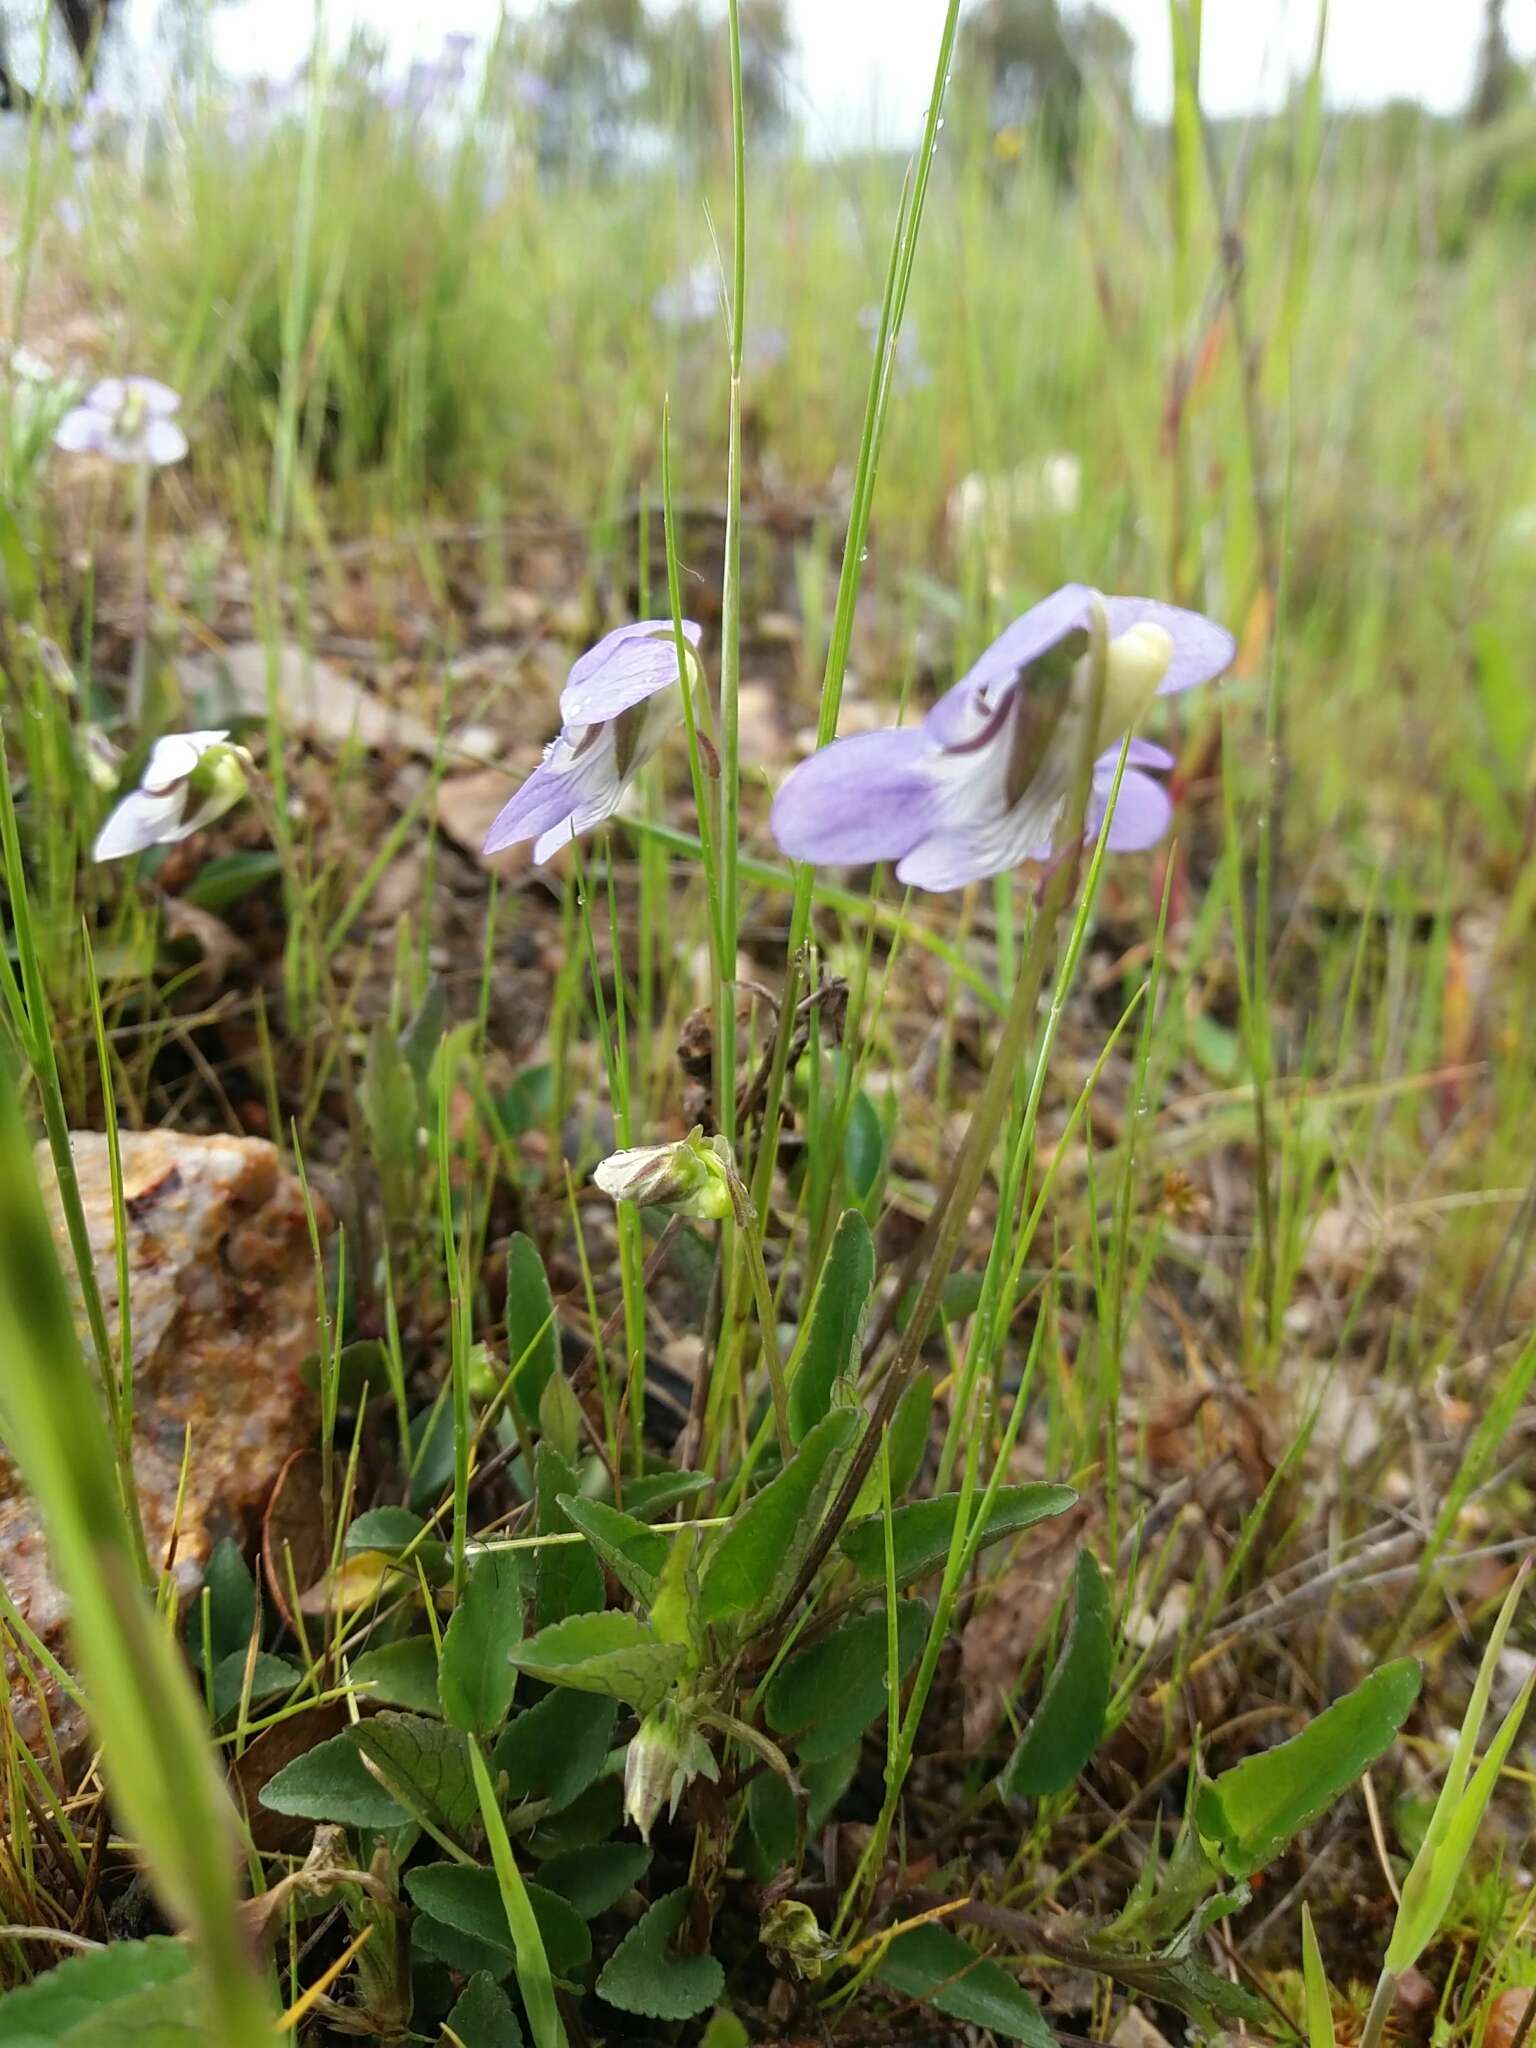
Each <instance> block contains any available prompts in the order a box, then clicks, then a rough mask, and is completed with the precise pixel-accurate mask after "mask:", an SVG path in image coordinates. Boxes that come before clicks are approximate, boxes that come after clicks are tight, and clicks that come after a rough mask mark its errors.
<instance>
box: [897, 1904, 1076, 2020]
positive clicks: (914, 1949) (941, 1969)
mask: <svg viewBox="0 0 1536 2048" xmlns="http://www.w3.org/2000/svg"><path fill="white" fill-rule="evenodd" d="M875 1975H876V1976H877V1977H878V1978H879V1980H880V1982H881V1983H882V1984H885V1985H888V1986H889V1987H890V1989H891V1990H892V1991H899V1992H901V1993H902V1995H903V1996H904V1997H906V1998H921V1999H922V2000H923V2001H924V2002H925V2003H926V2004H928V2005H931V2006H933V2007H934V2009H935V2010H936V2011H938V2012H942V2013H947V2014H948V2015H949V2017H950V2018H951V2019H956V2020H963V2021H964V2022H965V2023H966V2025H967V2026H972V2027H986V2028H989V2029H990V2030H991V2032H992V2033H994V2034H999V2035H1001V2036H1002V2038H1003V2039H1004V2040H1005V2041H1027V2042H1028V2043H1029V2044H1030V2048H1056V2037H1055V2035H1054V2034H1053V2033H1052V2032H1051V2030H1050V2028H1049V2027H1048V2026H1047V2025H1046V2023H1045V2016H1044V2015H1043V2013H1042V2012H1041V2011H1040V2008H1039V2006H1037V2005H1036V2004H1035V2001H1034V2000H1033V1999H1032V1998H1031V1997H1030V1995H1029V1993H1028V1992H1027V1991H1025V1990H1024V1989H1023V1988H1022V1986H1021V1985H1019V1984H1017V1983H1015V1981H1014V1980H1013V1978H1012V1977H1010V1976H1009V1974H1008V1972H1007V1971H1006V1970H1005V1969H1004V1968H1003V1967H1002V1965H1001V1964H1000V1963H994V1962H992V1961H990V1960H989V1959H988V1958H987V1957H986V1956H979V1955H977V1953H976V1951H975V1949H973V1948H970V1947H968V1946H967V1944H966V1943H965V1942H963V1941H962V1940H961V1939H960V1937H959V1935H958V1934H951V1933H950V1931H949V1929H948V1928H947V1927H940V1926H939V1925H938V1923H937V1922H936V1921H930V1922H929V1924H928V1925H927V1926H926V1927H914V1928H913V1929H912V1930H911V1932H910V1933H908V1934H898V1935H897V1937H896V1939H895V1940H894V1941H893V1942H892V1943H891V1945H890V1947H889V1948H888V1949H887V1950H886V1952H885V1954H884V1955H883V1956H882V1957H881V1959H880V1961H879V1963H878V1964H876V1966H875Z"/></svg>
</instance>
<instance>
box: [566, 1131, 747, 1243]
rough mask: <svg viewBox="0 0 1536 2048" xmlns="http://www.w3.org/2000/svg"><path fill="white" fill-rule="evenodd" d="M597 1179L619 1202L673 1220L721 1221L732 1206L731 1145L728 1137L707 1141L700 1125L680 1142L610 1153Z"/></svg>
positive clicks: (597, 1171)
mask: <svg viewBox="0 0 1536 2048" xmlns="http://www.w3.org/2000/svg"><path fill="white" fill-rule="evenodd" d="M592 1178H593V1180H594V1181H595V1182H596V1183H597V1185H598V1186H599V1187H600V1188H601V1189H602V1191H603V1193H604V1194H605V1195H608V1196H610V1197H611V1198H612V1199H613V1200H614V1201H615V1202H637V1203H640V1204H641V1205H643V1206H644V1207H645V1208H648V1209H665V1210H666V1211H667V1212H668V1214H669V1215H673V1216H693V1217H697V1218H699V1219H700V1220H701V1221H705V1222H718V1221H719V1219H720V1218H721V1217H723V1216H729V1215H730V1214H731V1210H732V1207H733V1204H732V1200H731V1179H732V1167H731V1152H730V1147H729V1146H728V1145H727V1144H726V1142H725V1140H724V1139H723V1138H720V1137H715V1138H706V1137H705V1136H704V1133H703V1130H702V1128H701V1127H698V1126H695V1128H694V1129H693V1130H691V1131H690V1132H689V1133H688V1135H687V1137H686V1138H680V1139H679V1140H678V1141H677V1143H676V1144H672V1145H636V1146H633V1147H631V1148H630V1150H628V1151H627V1152H614V1153H610V1155H609V1156H608V1158H606V1159H604V1160H602V1161H601V1162H600V1163H599V1165H598V1166H597V1167H596V1168H595V1169H594V1170H593V1174H592Z"/></svg>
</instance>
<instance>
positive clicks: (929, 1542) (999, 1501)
mask: <svg viewBox="0 0 1536 2048" xmlns="http://www.w3.org/2000/svg"><path fill="white" fill-rule="evenodd" d="M1076 1500H1077V1495H1076V1494H1075V1493H1074V1492H1073V1491H1072V1489H1071V1487H1070V1486H1049V1485H1046V1484H1043V1483H1037V1484H1034V1485H1030V1486H1000V1487H999V1488H998V1490H997V1494H996V1496H995V1498H994V1499H993V1502H992V1508H991V1512H990V1513H989V1514H988V1516H987V1519H986V1523H985V1525H984V1527H983V1528H982V1531H981V1547H983V1548H984V1547H985V1546H986V1545H987V1544H989V1543H999V1542H1001V1541H1002V1539H1003V1537H1005V1536H1016V1535H1017V1534H1018V1532H1019V1531H1020V1530H1021V1529H1029V1528H1032V1527H1033V1526H1034V1524H1035V1523H1036V1522H1044V1521H1048V1520H1049V1519H1050V1517H1051V1516H1052V1515H1064V1514H1065V1513H1066V1511H1067V1509H1068V1508H1070V1507H1072V1506H1073V1505H1074V1504H1075V1502H1076ZM978 1505H979V1503H978ZM959 1511H960V1496H959V1494H958V1493H944V1494H940V1495H939V1496H938V1498H937V1499H936V1500H916V1501H909V1502H908V1503H907V1505H906V1506H905V1507H899V1508H896V1509H894V1510H893V1511H892V1515H891V1541H892V1548H893V1549H894V1551H895V1556H896V1583H897V1585H898V1586H907V1585H910V1584H911V1583H912V1581H913V1580H914V1579H922V1578H926V1577H927V1575H928V1574H929V1572H935V1571H937V1570H938V1569H939V1567H940V1566H941V1565H942V1564H944V1563H945V1561H946V1560H947V1559H948V1557H949V1546H950V1539H951V1537H952V1536H953V1534H954V1528H955V1517H956V1515H957V1514H958V1513H959ZM882 1522H883V1517H882V1516H880V1515H872V1516H871V1517H870V1518H869V1519H868V1520H867V1521H863V1522H855V1523H854V1524H853V1525H852V1527H850V1528H848V1529H845V1530H844V1532H843V1537H842V1546H843V1551H844V1553H845V1555H846V1556H848V1557H849V1558H851V1559H852V1561H853V1563H854V1564H855V1565H856V1566H857V1567H858V1570H859V1572H860V1573H861V1574H862V1576H863V1577H864V1578H866V1579H883V1578H884V1577H885V1530H884V1528H883V1527H882ZM974 1535H975V1531H974V1530H973V1531H972V1536H973V1537H974Z"/></svg>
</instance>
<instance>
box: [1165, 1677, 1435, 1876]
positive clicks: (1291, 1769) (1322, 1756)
mask: <svg viewBox="0 0 1536 2048" xmlns="http://www.w3.org/2000/svg"><path fill="white" fill-rule="evenodd" d="M1422 1678H1423V1672H1422V1671H1421V1669H1420V1667H1419V1663H1418V1660H1417V1659H1416V1658H1414V1657H1399V1658H1398V1659H1397V1661H1396V1662H1395V1663H1392V1664H1384V1665H1383V1666H1382V1667H1381V1669H1380V1670H1379V1671H1373V1672H1372V1673H1371V1675H1370V1677H1369V1678H1368V1679H1366V1681H1365V1683H1364V1684H1363V1685H1357V1686H1356V1687H1355V1689H1354V1691H1353V1692H1350V1693H1346V1694H1345V1695H1344V1697H1343V1699H1341V1700H1335V1701H1334V1703H1333V1705H1332V1706H1331V1707H1326V1708H1324V1710H1323V1712H1322V1713H1321V1714H1319V1715H1318V1717H1317V1719H1316V1720H1315V1721H1309V1722H1308V1723H1307V1725H1306V1727H1305V1728H1303V1729H1302V1731H1301V1733H1300V1734H1299V1735H1293V1736H1292V1737H1291V1739H1290V1741H1289V1742H1282V1743H1278V1744H1277V1745H1276V1746H1275V1748H1273V1749H1266V1750H1264V1751H1262V1752H1261V1753H1260V1754H1259V1755H1258V1756H1250V1757H1245V1758H1244V1760H1243V1761H1242V1763H1240V1764H1235V1765H1234V1766H1233V1768H1232V1769H1231V1770H1230V1771H1223V1772H1222V1774H1221V1776H1220V1777H1219V1778H1216V1779H1214V1780H1212V1781H1211V1782H1210V1783H1208V1784H1205V1785H1202V1786H1201V1788H1200V1795H1199V1799H1198V1802H1197V1804H1196V1808H1195V1818H1196V1821H1197V1823H1198V1825H1199V1829H1200V1834H1201V1836H1202V1838H1203V1840H1204V1841H1205V1843H1206V1845H1207V1847H1208V1849H1209V1852H1210V1854H1211V1856H1212V1857H1213V1859H1214V1860H1215V1861H1216V1862H1217V1863H1218V1864H1220V1866H1221V1868H1222V1869H1223V1870H1224V1871H1225V1872H1226V1873H1227V1875H1228V1876H1229V1877H1250V1876H1251V1875H1252V1874H1253V1872H1254V1871H1256V1870H1262V1869H1263V1868H1264V1865H1265V1864H1266V1863H1269V1862H1271V1861H1273V1859H1274V1858H1275V1856H1277V1855H1278V1854H1279V1852H1280V1850H1281V1849H1283V1848H1284V1846H1285V1844H1286V1843H1287V1842H1288V1841H1289V1840H1290V1838H1291V1836H1292V1835H1294V1834H1296V1833H1297V1832H1298V1831H1299V1830H1300V1829H1302V1828H1304V1827H1305V1826H1306V1825H1307V1823H1308V1822H1309V1821H1313V1820H1316V1818H1317V1816H1318V1815H1319V1814H1320V1813H1321V1812H1323V1810H1324V1809H1325V1808H1326V1807H1329V1806H1331V1805H1332V1804H1333V1802H1334V1800H1335V1799H1337V1798H1338V1796H1339V1794H1340V1793H1341V1792H1342V1791H1344V1790H1345V1788H1346V1787H1347V1786H1349V1785H1352V1784H1353V1783H1354V1781H1355V1779H1356V1778H1358V1777H1359V1775H1360V1773H1361V1772H1362V1771H1364V1770H1366V1769H1368V1768H1369V1766H1370V1765H1371V1764H1373V1763H1374V1762H1375V1761H1376V1759H1377V1757H1379V1756H1380V1755H1381V1753H1382V1751H1383V1750H1384V1749H1386V1748H1387V1746H1388V1744H1389V1743H1391V1742H1392V1741H1393V1739H1394V1738H1395V1736H1396V1734H1397V1731H1398V1730H1399V1728H1401V1727H1402V1725H1403V1722H1404V1721H1405V1720H1406V1719H1407V1717H1408V1710H1409V1708H1410V1707H1411V1706H1412V1705H1413V1703H1414V1701H1415V1700H1416V1699H1417V1698H1418V1696H1419V1685H1420V1682H1421V1680H1422Z"/></svg>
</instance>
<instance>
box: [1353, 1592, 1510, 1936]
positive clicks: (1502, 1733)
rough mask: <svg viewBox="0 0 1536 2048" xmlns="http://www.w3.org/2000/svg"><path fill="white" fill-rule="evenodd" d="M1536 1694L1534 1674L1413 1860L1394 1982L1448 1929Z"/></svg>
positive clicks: (1400, 1919) (1399, 1916)
mask: <svg viewBox="0 0 1536 2048" xmlns="http://www.w3.org/2000/svg"><path fill="white" fill-rule="evenodd" d="M1521 1584H1522V1580H1521V1579H1517V1580H1516V1581H1515V1585H1514V1587H1513V1588H1511V1594H1512V1596H1513V1594H1515V1593H1517V1592H1518V1591H1519V1589H1520V1586H1521ZM1489 1661H1490V1662H1492V1661H1493V1660H1489ZM1533 1688H1536V1672H1533V1673H1532V1674H1531V1676H1530V1677H1529V1678H1528V1679H1527V1680H1526V1681H1525V1684H1524V1685H1523V1686H1522V1687H1521V1688H1520V1691H1519V1693H1518V1694H1517V1695H1516V1697H1515V1700H1514V1702H1513V1703H1512V1705H1511V1706H1510V1709H1509V1711H1508V1713H1507V1714H1506V1715H1505V1716H1504V1719H1503V1721H1502V1723H1501V1724H1500V1727H1499V1731H1498V1733H1497V1734H1496V1735H1495V1736H1494V1738H1493V1740H1492V1742H1490V1743H1489V1745H1488V1748H1487V1750H1486V1751H1485V1752H1484V1755H1483V1760H1482V1762H1481V1763H1480V1764H1479V1765H1478V1767H1477V1769H1476V1770H1475V1771H1474V1772H1473V1773H1472V1781H1471V1783H1470V1784H1469V1785H1468V1786H1467V1787H1466V1789H1465V1790H1464V1791H1463V1792H1462V1794H1461V1796H1460V1798H1459V1799H1458V1800H1457V1801H1456V1804H1455V1806H1454V1807H1453V1808H1452V1809H1451V1811H1450V1815H1449V1818H1448V1821H1447V1822H1446V1824H1445V1825H1444V1827H1443V1828H1437V1827H1436V1826H1435V1825H1434V1823H1431V1826H1430V1832H1429V1834H1428V1836H1427V1837H1426V1838H1425V1842H1424V1847H1423V1848H1422V1849H1421V1850H1420V1851H1419V1854H1418V1855H1417V1856H1416V1857H1415V1858H1414V1862H1413V1867H1412V1868H1411V1869H1410V1870H1409V1872H1408V1875H1407V1877H1406V1878H1405V1879H1404V1880H1403V1902H1402V1905H1401V1906H1400V1907H1399V1908H1398V1914H1397V1922H1396V1925H1395V1926H1394V1927H1393V1929H1392V1939H1391V1941H1390V1942H1389V1943H1388V1944H1387V1954H1386V1961H1385V1964H1384V1968H1385V1969H1386V1970H1387V1971H1388V1972H1389V1973H1390V1974H1391V1975H1393V1976H1394V1977H1400V1976H1401V1975H1402V1974H1403V1972H1404V1971H1405V1970H1409V1969H1411V1968H1412V1967H1413V1965H1414V1964H1415V1963H1416V1962H1417V1961H1418V1959H1419V1957H1420V1956H1421V1955H1422V1954H1423V1953H1424V1950H1425V1947H1426V1946H1427V1945H1428V1943H1429V1942H1430V1941H1432V1940H1433V1939H1434V1936H1435V1935H1436V1934H1437V1933H1438V1932H1439V1930H1440V1928H1441V1926H1442V1925H1443V1924H1444V1921H1445V1917H1446V1914H1447V1913H1448V1912H1449V1911H1450V1907H1451V1901H1452V1898H1453V1897H1454V1895H1455V1891H1456V1880H1457V1879H1458V1878H1459V1877H1460V1875H1461V1869H1462V1865H1463V1864H1464V1863H1465V1862H1466V1860H1467V1857H1468V1856H1469V1855H1470V1854H1471V1852H1472V1843H1473V1839H1474V1837H1475V1836H1476V1834H1477V1831H1478V1829H1479V1828H1480V1827H1481V1826H1482V1824H1483V1815H1484V1813H1485V1812H1486V1811H1487V1809H1488V1802H1489V1800H1490V1799H1491V1798H1492V1797H1493V1794H1494V1789H1495V1787H1496V1786H1497V1785H1498V1782H1499V1773H1500V1772H1501V1771H1502V1770H1503V1768H1504V1759H1505V1758H1506V1757H1507V1756H1508V1755H1509V1751H1510V1747H1511V1745H1512V1744H1513V1742H1514V1739H1515V1737H1516V1735H1518V1734H1519V1732H1520V1724H1521V1722H1522V1721H1523V1720H1524V1719H1525V1715H1526V1709H1527V1708H1528V1707H1529V1706H1530V1704H1531V1694H1532V1690H1533ZM1479 1725H1481V1716H1479ZM1436 1818H1437V1819H1438V1814H1437V1816H1436Z"/></svg>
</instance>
